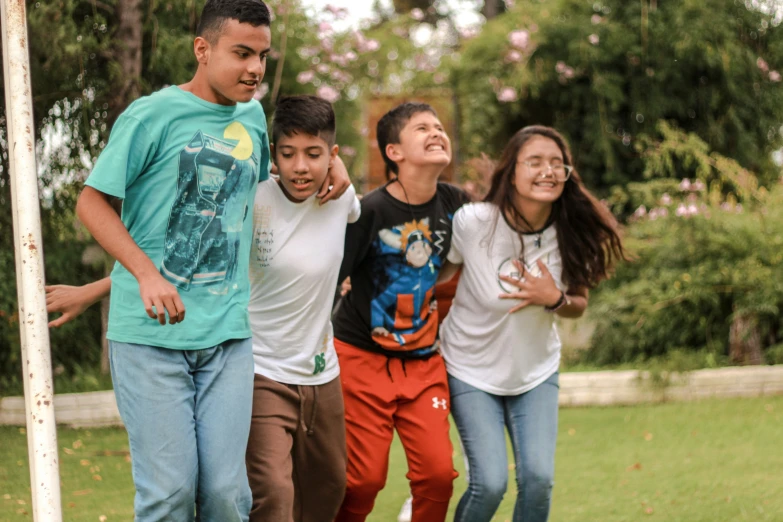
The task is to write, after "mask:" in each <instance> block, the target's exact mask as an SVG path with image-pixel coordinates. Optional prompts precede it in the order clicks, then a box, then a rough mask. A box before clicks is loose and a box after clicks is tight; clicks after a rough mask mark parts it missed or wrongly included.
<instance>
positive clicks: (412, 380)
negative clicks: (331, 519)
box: [334, 339, 457, 522]
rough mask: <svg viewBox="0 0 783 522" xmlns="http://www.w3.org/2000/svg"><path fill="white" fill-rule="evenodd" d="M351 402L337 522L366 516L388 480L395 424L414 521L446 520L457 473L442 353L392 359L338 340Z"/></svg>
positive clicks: (345, 394)
mask: <svg viewBox="0 0 783 522" xmlns="http://www.w3.org/2000/svg"><path fill="white" fill-rule="evenodd" d="M334 345H335V348H336V350H337V356H338V359H339V360H340V377H341V380H342V385H343V398H344V401H345V431H346V433H345V434H346V443H347V449H348V462H347V470H348V484H347V488H346V492H345V499H344V500H343V504H342V506H341V507H340V512H339V513H338V514H337V518H336V519H335V522H363V521H364V520H365V519H366V518H367V515H369V514H370V512H371V511H372V508H373V505H374V504H375V497H376V496H377V495H378V492H379V491H380V490H381V489H383V487H384V486H385V485H386V475H387V474H388V471H389V447H390V446H391V442H392V437H393V434H394V429H395V428H396V429H397V434H398V435H399V437H400V440H401V441H402V446H403V448H404V449H405V455H406V456H407V459H408V474H407V475H406V476H407V478H408V480H409V481H410V487H411V494H412V496H413V518H412V522H442V521H444V520H445V519H446V512H447V511H448V507H449V499H450V498H451V493H452V489H453V481H454V479H455V478H456V477H457V472H456V471H455V470H454V465H453V462H452V446H451V439H449V419H448V416H449V389H448V381H447V380H446V366H445V365H444V363H443V358H442V357H441V356H440V354H436V355H434V356H432V357H430V358H429V359H426V360H408V361H402V360H401V359H395V358H391V359H390V358H387V357H386V356H384V355H379V354H375V353H372V352H368V351H366V350H362V349H360V348H356V347H355V346H351V345H349V344H346V343H343V342H340V341H339V340H337V339H335V340H334Z"/></svg>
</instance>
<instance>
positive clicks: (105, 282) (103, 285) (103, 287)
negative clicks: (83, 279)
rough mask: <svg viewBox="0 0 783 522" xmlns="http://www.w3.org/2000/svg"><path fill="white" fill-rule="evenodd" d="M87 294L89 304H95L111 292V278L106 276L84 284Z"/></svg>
mask: <svg viewBox="0 0 783 522" xmlns="http://www.w3.org/2000/svg"><path fill="white" fill-rule="evenodd" d="M84 291H85V296H86V298H87V299H88V300H89V304H88V306H90V305H93V304H95V303H97V302H98V301H100V300H101V299H103V298H104V297H106V296H108V295H109V294H110V293H111V278H109V277H104V278H103V279H98V280H97V281H93V282H92V283H88V284H86V285H84Z"/></svg>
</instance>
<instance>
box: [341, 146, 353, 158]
mask: <svg viewBox="0 0 783 522" xmlns="http://www.w3.org/2000/svg"><path fill="white" fill-rule="evenodd" d="M340 152H341V153H342V154H344V155H345V156H348V157H349V158H352V157H354V156H356V149H354V148H353V147H351V146H350V145H346V146H345V147H343V148H341V149H340Z"/></svg>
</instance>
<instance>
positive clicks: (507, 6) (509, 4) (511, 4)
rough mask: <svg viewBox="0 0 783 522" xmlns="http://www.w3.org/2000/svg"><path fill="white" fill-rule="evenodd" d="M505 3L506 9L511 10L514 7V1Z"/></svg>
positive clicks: (510, 0)
mask: <svg viewBox="0 0 783 522" xmlns="http://www.w3.org/2000/svg"><path fill="white" fill-rule="evenodd" d="M503 3H505V4H506V9H511V8H512V7H514V0H503Z"/></svg>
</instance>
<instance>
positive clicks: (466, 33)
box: [459, 27, 479, 40]
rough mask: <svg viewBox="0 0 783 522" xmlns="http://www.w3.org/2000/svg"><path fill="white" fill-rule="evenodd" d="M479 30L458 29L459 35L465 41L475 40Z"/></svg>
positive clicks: (470, 28) (474, 28) (469, 28)
mask: <svg viewBox="0 0 783 522" xmlns="http://www.w3.org/2000/svg"><path fill="white" fill-rule="evenodd" d="M478 34H479V30H478V29H477V28H476V27H466V28H464V29H460V31H459V35H460V36H461V37H462V38H464V39H465V40H470V39H471V38H475V37H476V36H478Z"/></svg>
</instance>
